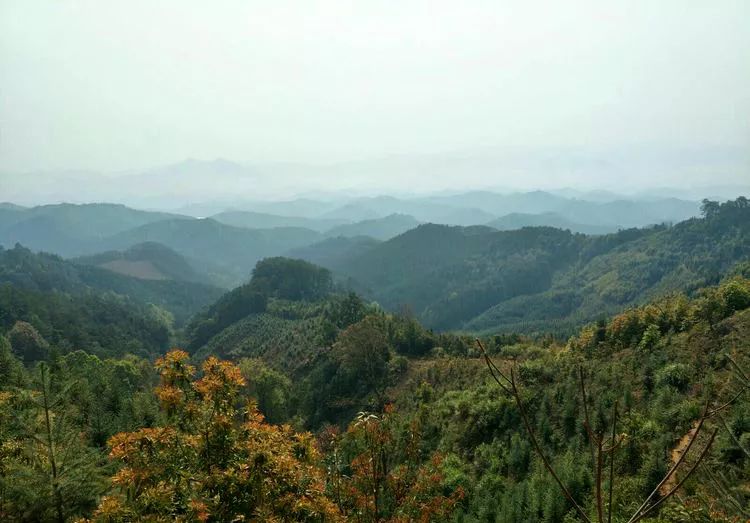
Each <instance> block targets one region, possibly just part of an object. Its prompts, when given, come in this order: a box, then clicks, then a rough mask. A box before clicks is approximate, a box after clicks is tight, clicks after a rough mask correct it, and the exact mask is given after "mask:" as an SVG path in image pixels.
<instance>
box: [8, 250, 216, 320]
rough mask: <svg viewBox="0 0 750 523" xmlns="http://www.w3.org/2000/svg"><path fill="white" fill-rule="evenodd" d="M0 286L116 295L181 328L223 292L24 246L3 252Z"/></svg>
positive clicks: (198, 284) (34, 290)
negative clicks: (163, 313) (153, 308)
mask: <svg viewBox="0 0 750 523" xmlns="http://www.w3.org/2000/svg"><path fill="white" fill-rule="evenodd" d="M0 283H3V284H8V285H9V286H11V287H12V288H14V289H23V290H28V291H33V292H37V293H44V294H49V293H52V294H54V293H62V294H64V295H70V296H85V295H88V294H91V293H93V294H97V295H98V294H116V295H119V296H120V297H123V299H125V300H126V301H133V302H134V303H140V304H143V305H147V304H154V305H157V306H159V307H161V308H163V309H165V310H167V311H169V312H170V313H171V314H172V315H173V316H174V319H175V321H176V322H177V324H178V325H181V324H183V323H184V322H185V321H186V320H187V319H188V318H190V317H191V316H192V315H194V314H195V313H197V312H198V311H200V310H201V309H203V308H204V307H206V306H207V305H209V304H211V303H213V302H214V301H215V300H216V299H217V298H218V297H219V296H221V294H222V293H223V292H224V291H223V290H222V289H220V288H218V287H214V286H212V285H207V284H203V283H196V282H189V281H177V280H144V279H139V278H133V277H129V276H125V275H121V274H116V273H113V272H111V271H109V270H106V269H102V268H99V267H93V266H89V265H81V264H76V263H72V262H70V261H66V260H63V259H62V258H60V257H59V256H55V255H52V254H44V253H42V254H35V253H33V252H31V251H30V250H28V249H26V248H24V247H22V246H16V247H15V248H13V249H0Z"/></svg>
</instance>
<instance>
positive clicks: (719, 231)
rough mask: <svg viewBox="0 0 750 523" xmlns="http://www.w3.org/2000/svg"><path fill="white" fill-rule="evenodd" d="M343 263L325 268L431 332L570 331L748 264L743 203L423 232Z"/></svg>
mask: <svg viewBox="0 0 750 523" xmlns="http://www.w3.org/2000/svg"><path fill="white" fill-rule="evenodd" d="M315 254H316V256H317V259H319V260H324V259H326V258H325V256H322V255H321V253H320V252H317V253H315ZM343 255H344V256H346V257H347V258H346V259H344V260H336V259H331V258H328V263H330V265H329V266H330V267H331V268H332V269H334V270H336V271H337V272H338V273H339V274H340V275H343V276H345V277H347V278H350V279H352V280H353V281H354V282H356V285H357V288H359V289H361V290H362V291H363V292H364V293H365V295H366V296H368V297H370V298H372V299H375V300H376V301H378V302H379V303H380V304H382V305H383V306H385V307H386V308H389V309H392V310H395V309H397V308H399V307H401V306H407V307H409V308H411V310H412V311H413V312H414V313H415V314H416V315H417V317H418V318H420V319H421V320H422V321H423V322H425V324H427V325H428V326H430V327H434V328H438V329H462V328H464V329H470V330H474V331H485V332H492V331H514V330H515V331H527V332H528V331H544V330H556V329H562V330H564V331H566V332H570V331H571V329H572V327H573V326H574V325H580V324H581V323H583V322H585V321H589V320H591V319H594V318H596V317H597V316H598V315H601V314H605V313H612V312H616V311H618V310H621V309H622V308H623V307H626V306H628V305H630V304H635V303H640V302H643V301H644V300H647V299H648V298H650V297H653V296H657V295H659V294H662V293H666V292H671V291H676V290H686V291H690V290H691V289H694V288H697V287H699V286H702V285H707V284H711V283H714V282H716V281H718V279H719V277H720V276H721V275H722V274H723V273H725V272H726V271H727V270H729V269H730V268H731V267H732V265H733V264H735V263H737V262H739V261H742V260H744V259H747V258H748V256H750V207H749V206H748V203H747V199H745V198H738V199H737V200H734V201H728V202H726V203H723V204H719V203H716V202H708V201H707V202H705V203H704V216H703V217H702V218H693V219H690V220H687V221H684V222H681V223H679V224H677V225H674V226H666V225H664V226H655V227H651V228H645V229H628V230H624V231H620V232H618V233H615V234H609V235H602V236H585V235H582V234H573V233H571V232H568V231H563V230H559V229H553V228H545V227H536V228H523V229H520V230H517V231H496V230H494V229H491V228H488V227H449V226H440V225H432V224H427V225H422V226H420V227H417V228H416V229H413V230H411V231H408V232H406V233H404V234H402V235H400V236H398V237H396V238H393V239H391V240H389V241H386V242H383V243H381V244H378V245H375V246H372V247H371V248H368V249H366V250H364V251H363V252H359V253H352V251H351V250H345V251H343Z"/></svg>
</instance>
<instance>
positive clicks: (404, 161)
mask: <svg viewBox="0 0 750 523" xmlns="http://www.w3.org/2000/svg"><path fill="white" fill-rule="evenodd" d="M748 165H750V152H749V151H748V150H746V148H742V147H729V146H723V147H709V146H702V147H679V148H678V147H659V148H655V147H620V148H616V149H592V148H572V147H567V148H564V147H548V148H541V147H535V148H531V147H504V148H487V149H479V150H469V151H456V152H450V153H439V154H438V153H434V154H422V155H419V154H411V155H402V156H390V157H384V158H376V159H371V160H359V161H345V162H338V163H328V164H323V163H318V164H313V163H283V162H276V163H268V162H265V163H263V162H249V163H244V162H237V161H231V160H226V159H214V160H199V159H187V160H184V161H181V162H177V163H173V164H168V165H163V166H155V167H147V168H142V169H131V170H127V171H111V172H97V171H83V170H61V171H44V172H23V173H20V172H11V171H7V170H0V186H2V187H3V194H2V196H1V197H0V199H2V200H6V201H12V202H15V203H19V204H24V205H38V204H44V203H60V202H73V203H91V202H117V203H123V204H126V205H129V206H131V207H137V208H143V209H160V210H170V211H175V212H179V213H183V214H191V215H194V216H210V215H213V214H216V213H218V212H222V211H225V210H227V209H232V208H240V209H243V210H253V211H255V212H272V213H273V212H274V211H272V210H270V209H269V208H266V206H267V205H271V207H273V204H268V203H267V202H269V201H278V200H298V201H297V208H295V209H294V210H289V211H287V214H289V215H290V216H307V217H310V216H313V215H320V214H322V213H323V212H325V211H326V210H328V211H331V210H333V209H334V208H335V207H337V206H340V204H341V203H342V202H345V201H346V200H349V199H352V198H355V197H365V196H369V197H373V196H377V195H382V194H387V195H393V196H399V197H405V196H409V197H415V196H433V197H434V196H439V195H441V194H442V195H455V194H456V193H462V192H470V191H478V190H481V191H489V192H499V193H504V194H507V193H516V192H529V191H531V190H535V189H543V190H545V191H549V192H552V193H554V194H556V195H559V196H563V197H566V198H577V199H583V200H587V201H592V202H606V201H612V200H617V199H623V198H625V199H663V198H667V197H675V198H680V199H687V200H699V199H702V198H705V197H708V198H714V199H727V198H734V197H736V196H738V195H740V194H743V193H744V194H746V193H747V188H748V185H749V184H748V181H747V179H746V177H745V176H746V175H745V173H746V169H747V166H748ZM706 180H715V183H714V184H713V185H711V184H707V182H706ZM572 188H574V189H572ZM307 200H310V201H309V202H308V201H307ZM321 202H322V203H323V205H321ZM325 204H328V205H325ZM391 212H403V210H402V209H393V210H392V211H391ZM491 212H494V211H491ZM508 212H526V211H524V210H518V209H517V210H515V211H508ZM529 212H531V211H529ZM374 217H376V216H374V215H370V216H359V217H358V218H360V219H366V218H374Z"/></svg>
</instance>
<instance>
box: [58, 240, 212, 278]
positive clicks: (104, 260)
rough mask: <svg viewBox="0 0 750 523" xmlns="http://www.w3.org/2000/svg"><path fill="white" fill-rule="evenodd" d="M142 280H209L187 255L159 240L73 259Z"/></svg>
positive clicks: (76, 261)
mask: <svg viewBox="0 0 750 523" xmlns="http://www.w3.org/2000/svg"><path fill="white" fill-rule="evenodd" d="M73 261H74V262H75V263H78V264H82V265H94V266H96V267H101V268H103V269H107V270H109V271H112V272H116V273H119V274H124V275H126V276H133V277H135V278H139V279H142V280H178V281H192V282H200V283H208V282H207V280H208V278H207V277H206V276H205V275H203V274H201V273H199V272H198V271H196V270H195V268H194V267H193V265H192V264H191V263H190V262H189V261H188V260H187V258H185V257H184V256H182V255H180V254H178V253H177V252H175V251H173V250H172V249H170V248H169V247H167V246H166V245H162V244H160V243H157V242H144V243H138V244H135V245H133V246H132V247H129V248H128V249H126V250H124V251H107V252H103V253H99V254H94V255H91V256H82V257H80V258H75V259H74V260H73Z"/></svg>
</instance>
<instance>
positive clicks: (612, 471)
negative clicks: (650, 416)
mask: <svg viewBox="0 0 750 523" xmlns="http://www.w3.org/2000/svg"><path fill="white" fill-rule="evenodd" d="M616 440H617V400H615V406H614V407H613V409H612V446H611V447H610V456H609V508H608V510H607V523H612V491H613V490H614V488H615V450H617V442H616Z"/></svg>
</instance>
